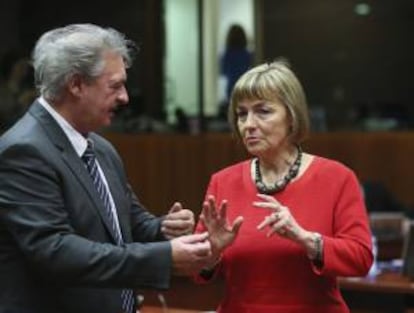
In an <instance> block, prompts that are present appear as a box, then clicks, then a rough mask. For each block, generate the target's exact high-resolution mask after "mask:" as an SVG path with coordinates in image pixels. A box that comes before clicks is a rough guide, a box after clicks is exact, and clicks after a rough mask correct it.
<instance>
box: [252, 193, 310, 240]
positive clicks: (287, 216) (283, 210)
mask: <svg viewBox="0 0 414 313" xmlns="http://www.w3.org/2000/svg"><path fill="white" fill-rule="evenodd" d="M257 196H258V197H259V198H261V199H262V200H263V201H256V202H253V205H254V206H255V207H258V208H265V209H269V210H270V212H271V213H270V214H269V215H268V216H266V217H265V219H264V220H263V221H262V222H261V223H260V224H259V225H258V226H257V229H259V230H263V229H265V228H266V227H268V228H269V231H268V232H267V236H268V237H270V236H273V235H274V234H278V235H280V236H282V237H286V238H289V239H292V240H295V241H298V242H300V241H302V239H303V238H304V236H305V235H306V233H307V231H305V230H304V229H303V228H302V227H301V226H300V225H299V224H298V223H297V222H296V219H295V218H294V217H293V216H292V214H291V213H290V210H289V208H288V207H286V206H283V205H282V204H281V203H280V202H279V201H277V200H276V199H275V198H273V197H271V196H268V195H264V194H258V195H257Z"/></svg>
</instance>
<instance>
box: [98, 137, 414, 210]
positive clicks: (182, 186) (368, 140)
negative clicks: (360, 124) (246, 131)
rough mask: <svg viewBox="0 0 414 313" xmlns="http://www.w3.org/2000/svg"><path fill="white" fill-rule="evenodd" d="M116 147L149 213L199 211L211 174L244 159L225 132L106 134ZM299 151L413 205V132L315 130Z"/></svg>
mask: <svg viewBox="0 0 414 313" xmlns="http://www.w3.org/2000/svg"><path fill="white" fill-rule="evenodd" d="M106 136H107V138H108V139H109V140H110V141H111V142H112V143H113V144H114V145H115V146H116V148H117V149H118V150H119V152H120V154H121V156H122V158H123V160H124V162H125V167H126V169H127V173H128V176H129V178H130V182H131V185H132V186H133V188H134V190H135V191H136V192H137V194H138V196H139V197H140V199H141V200H142V202H143V203H144V204H146V205H147V206H148V208H149V209H150V210H151V211H153V212H154V213H157V214H161V213H164V212H166V211H167V210H168V208H169V207H170V206H171V205H172V203H173V202H174V201H177V200H178V201H182V202H183V204H184V205H185V206H186V207H188V208H190V209H192V210H193V211H194V212H196V213H197V212H199V210H200V208H201V202H202V199H203V197H204V192H205V188H206V186H207V183H208V181H209V178H210V176H211V174H212V173H213V172H215V171H217V170H219V169H221V168H223V167H225V166H228V165H230V164H233V163H235V162H237V161H239V160H242V159H244V158H246V153H245V151H244V150H243V148H242V147H241V146H240V145H238V144H237V142H236V140H235V139H234V138H233V137H232V136H231V135H230V134H203V135H198V136H186V135H172V134H170V135H126V134H106ZM304 148H305V151H308V152H311V153H315V154H318V155H321V156H325V157H329V158H334V159H337V160H339V161H341V162H343V163H345V164H346V165H348V166H349V167H351V168H352V169H354V170H355V172H356V174H357V175H358V177H359V178H360V179H361V180H366V179H370V180H375V181H379V182H382V183H383V184H384V185H385V186H386V187H387V188H388V189H389V190H390V191H391V192H392V193H393V194H394V195H395V196H396V197H397V198H398V199H399V200H400V201H401V202H402V203H403V204H405V205H406V206H410V207H411V206H412V205H413V204H414V192H413V191H412V184H411V183H410V182H411V180H412V177H414V164H413V162H412V156H413V155H414V133H412V132H407V133H358V132H357V133H348V132H343V133H341V132H337V133H318V134H312V135H311V137H310V138H309V140H308V141H307V142H306V144H305V145H304Z"/></svg>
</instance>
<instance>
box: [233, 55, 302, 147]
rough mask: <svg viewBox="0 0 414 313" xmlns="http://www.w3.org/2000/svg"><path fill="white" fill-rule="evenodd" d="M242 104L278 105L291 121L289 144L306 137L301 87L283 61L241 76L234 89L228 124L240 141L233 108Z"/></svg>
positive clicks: (280, 60)
mask: <svg viewBox="0 0 414 313" xmlns="http://www.w3.org/2000/svg"><path fill="white" fill-rule="evenodd" d="M243 100H267V101H273V102H274V101H280V102H281V103H282V104H283V105H285V106H286V109H287V111H288V115H289V117H290V120H291V129H290V134H289V140H290V142H291V143H294V144H300V143H301V142H303V141H304V140H305V138H306V137H307V136H308V134H309V115H308V106H307V103H306V96H305V93H304V91H303V88H302V85H301V83H300V82H299V80H298V78H297V77H296V75H295V74H294V73H293V72H292V70H291V69H290V67H289V63H288V62H287V61H286V60H283V59H279V60H276V61H274V62H272V63H264V64H261V65H258V66H256V67H254V68H252V69H250V70H249V71H247V72H246V73H244V74H243V75H242V76H241V77H240V78H239V79H238V81H237V82H236V84H235V85H234V88H233V91H232V94H231V99H230V106H229V111H228V119H229V123H230V125H231V127H232V129H233V132H235V133H236V135H237V137H239V138H240V133H239V130H238V127H237V114H236V110H237V106H238V104H239V103H240V102H241V101H243Z"/></svg>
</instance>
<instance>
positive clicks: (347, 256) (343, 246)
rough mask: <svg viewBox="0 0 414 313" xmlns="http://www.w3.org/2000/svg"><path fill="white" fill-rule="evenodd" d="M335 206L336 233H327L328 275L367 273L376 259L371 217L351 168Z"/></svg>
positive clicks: (334, 229) (325, 272)
mask: <svg viewBox="0 0 414 313" xmlns="http://www.w3.org/2000/svg"><path fill="white" fill-rule="evenodd" d="M341 187H342V188H341V190H340V192H339V193H338V195H339V196H338V199H337V202H336V206H335V209H334V220H333V236H326V235H324V236H323V264H324V266H323V267H322V268H318V269H315V271H316V272H320V273H321V274H322V273H323V274H325V275H333V276H364V275H366V274H367V273H368V271H369V269H370V267H371V264H372V261H373V255H372V243H371V232H370V228H369V220H368V215H367V211H366V209H365V205H364V200H363V197H362V193H361V190H360V186H359V182H358V179H357V178H356V176H355V174H354V173H353V172H352V171H348V173H347V175H346V177H345V179H344V181H343V184H342V186H341Z"/></svg>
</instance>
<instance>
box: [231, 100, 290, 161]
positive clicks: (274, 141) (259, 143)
mask: <svg viewBox="0 0 414 313" xmlns="http://www.w3.org/2000/svg"><path fill="white" fill-rule="evenodd" d="M236 116H237V126H238V129H239V133H240V136H241V138H242V140H243V143H244V145H245V146H246V148H247V151H248V152H249V153H250V154H252V155H254V156H257V157H261V156H265V155H271V154H272V152H275V153H277V151H278V150H280V148H282V147H283V146H284V145H285V144H287V137H288V134H289V128H290V118H289V116H288V112H287V109H286V107H285V106H284V105H283V104H282V103H280V102H279V101H277V102H269V101H266V100H244V101H241V102H240V103H239V104H238V107H237V109H236Z"/></svg>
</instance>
